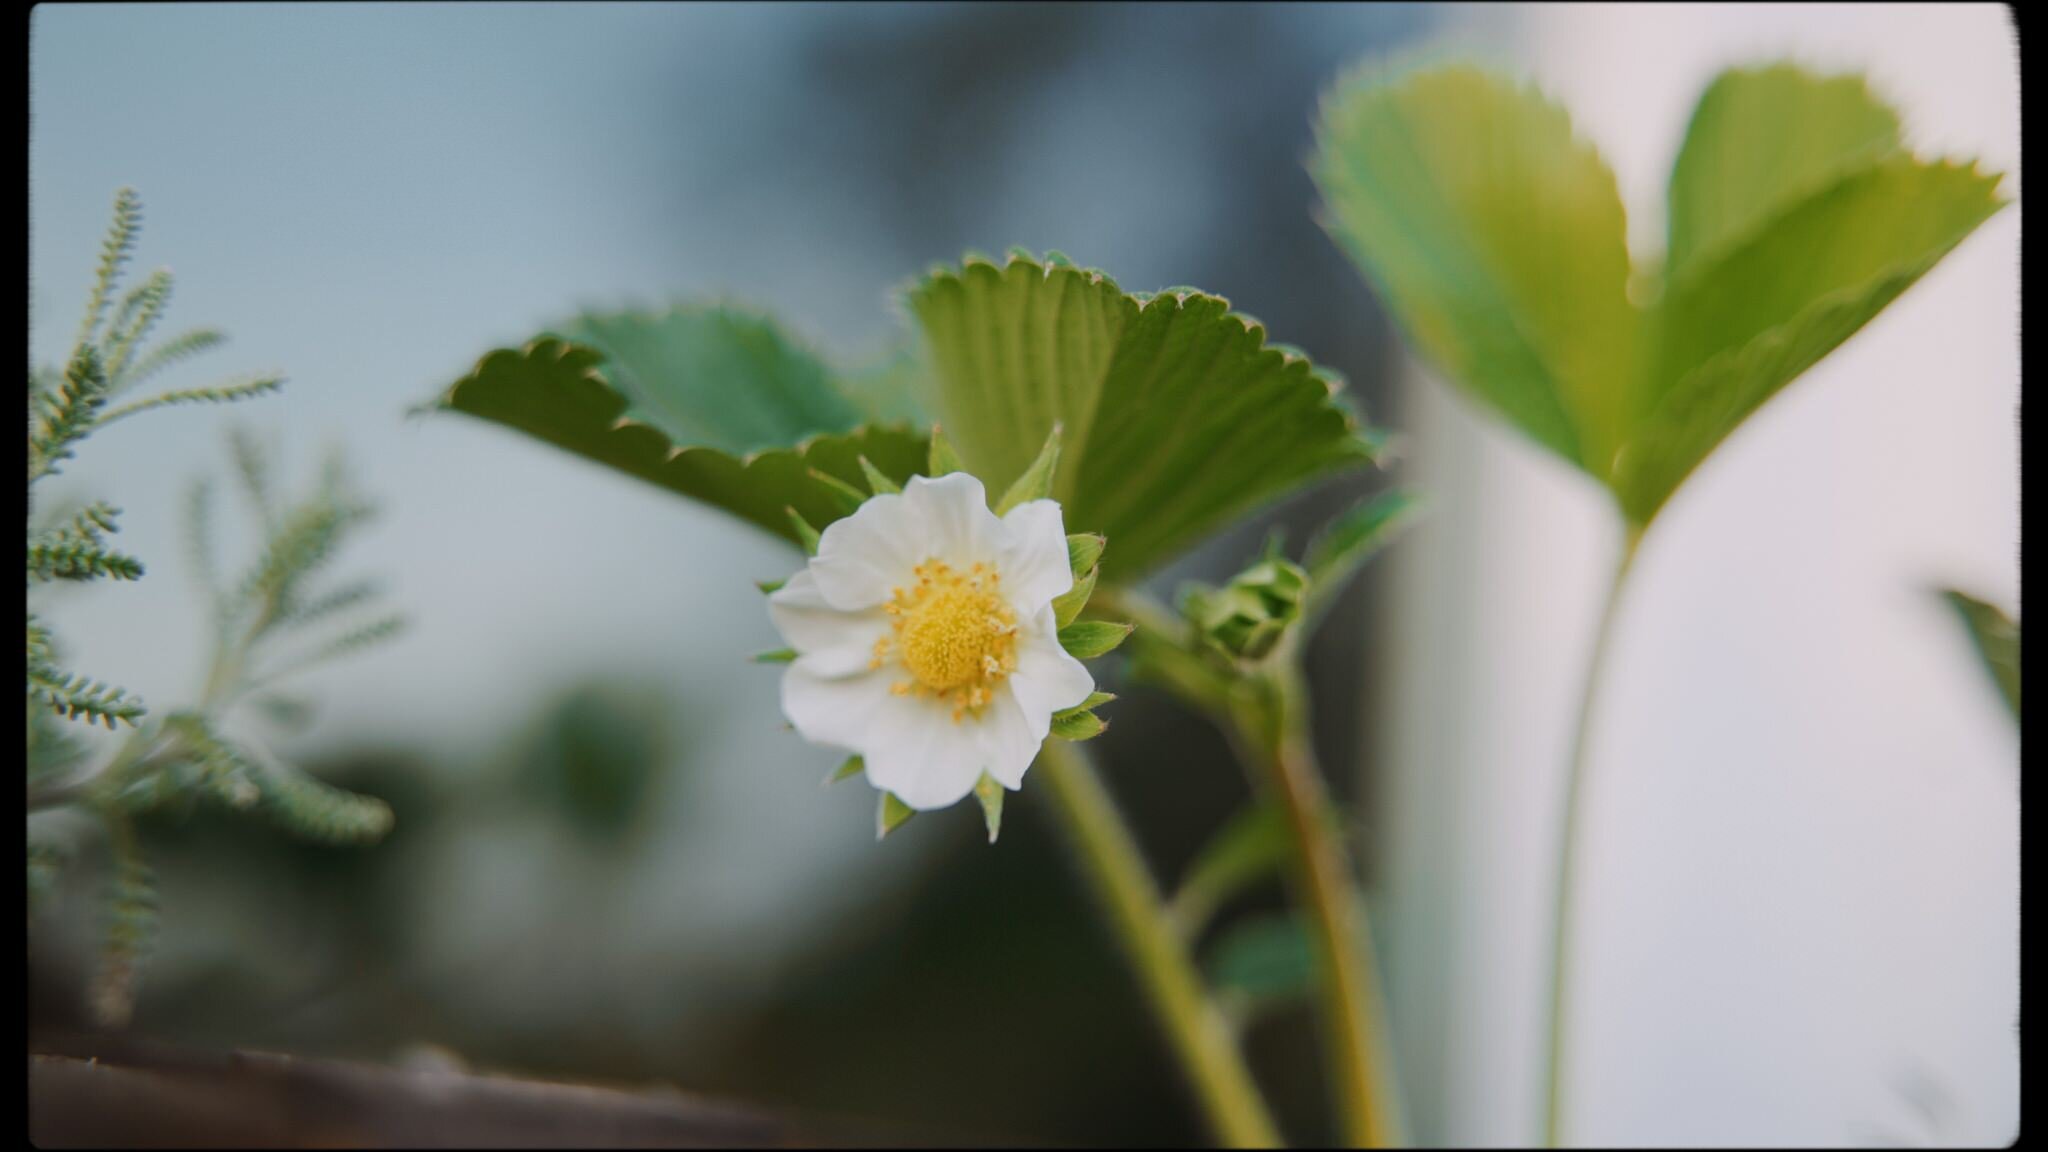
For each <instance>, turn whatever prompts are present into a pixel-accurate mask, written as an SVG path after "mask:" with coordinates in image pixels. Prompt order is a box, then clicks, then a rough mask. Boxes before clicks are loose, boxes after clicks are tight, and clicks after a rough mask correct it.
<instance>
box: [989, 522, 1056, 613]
mask: <svg viewBox="0 0 2048 1152" xmlns="http://www.w3.org/2000/svg"><path fill="white" fill-rule="evenodd" d="M996 570H997V571H998V572H1001V573H1002V574H1003V584H1002V588H1003V594H1004V595H1005V596H1007V597H1009V599H1010V603H1011V604H1012V605H1013V606H1015V607H1016V608H1017V610H1018V612H1019V614H1025V613H1031V612H1036V611H1038V609H1039V608H1040V607H1042V606H1044V605H1046V604H1049V603H1051V602H1052V599H1053V597H1055V596H1059V595H1063V594H1064V593H1066V592H1067V591H1068V590H1069V589H1071V588H1073V586H1074V570H1073V569H1072V568H1071V567H1069V566H1068V564H1067V529H1066V525H1065V524H1064V522H1063V521H1062V520H1061V519H1060V506H1059V505H1058V504H1057V503H1055V502H1054V501H1051V500H1031V501H1028V502H1026V503H1023V504H1019V505H1017V506H1016V507H1015V508H1012V509H1010V514H1009V515H1008V516H1005V517H1003V534H1002V544H1001V547H1000V548H999V549H998V550H997V554H996Z"/></svg>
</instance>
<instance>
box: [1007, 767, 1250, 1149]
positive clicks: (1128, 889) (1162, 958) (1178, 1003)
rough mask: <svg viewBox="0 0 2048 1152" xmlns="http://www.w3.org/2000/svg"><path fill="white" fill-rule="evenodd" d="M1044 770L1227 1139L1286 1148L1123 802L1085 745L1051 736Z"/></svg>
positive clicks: (1086, 868)
mask: <svg viewBox="0 0 2048 1152" xmlns="http://www.w3.org/2000/svg"><path fill="white" fill-rule="evenodd" d="M1038 775H1039V776H1040V777H1042V778H1043V779H1044V780H1045V782H1046V784H1047V785H1048V787H1047V789H1046V790H1047V791H1048V792H1049V793H1051V795H1052V798H1053V800H1054V802H1055V803H1056V804H1058V805H1059V809H1060V814H1061V815H1062V816H1063V817H1064V818H1065V826H1066V830H1067V834H1068V836H1069V837H1070V838H1071V840H1072V843H1073V846H1074V849H1075V855H1076V856H1077V857H1078V858H1079V860H1080V864H1081V868H1082V871H1083V872H1084V873H1085V874H1086V875H1087V878H1088V881H1089V883H1090V885H1091V886H1092V887H1093V888H1094V890H1095V895H1096V897H1097V898H1098V899H1100V900H1101V902H1102V906H1103V910H1104V911H1105V912H1106V913H1107V915H1108V919H1109V922H1110V926H1111V927H1112V928H1114V929H1115V930H1116V934H1117V938H1118V940H1119V941H1120V942H1121V943H1122V945H1123V948H1124V952H1125V954H1126V955H1127V956H1128V957H1129V959H1130V961H1131V966H1132V967H1133V968H1134V969H1135V970H1136V972H1137V974H1138V979H1139V983H1140V984H1141V985H1142V986H1143V987H1144V989H1145V994H1146V997H1147V999H1149V1000H1150V1001H1151V1004H1152V1010H1153V1011H1154V1012H1155V1013H1156V1014H1157V1016H1158V1018H1159V1022H1160V1023H1161V1024H1162V1025H1164V1026H1165V1028H1166V1032H1167V1036H1168V1038H1169V1039H1170V1040H1171V1041H1172V1043H1173V1047H1174V1051H1175V1052H1176V1053H1178V1054H1179V1056H1180V1060H1181V1064H1182V1066H1183V1068H1184V1069H1185V1070H1186V1072H1187V1075H1188V1079H1189V1080H1190V1081H1191V1082H1192V1084H1193V1086H1194V1089H1195V1092H1196V1094H1197V1095H1198V1096H1199V1097H1200V1098H1201V1102H1202V1106H1203V1108H1204V1110H1205V1111H1206V1112H1207V1114H1208V1118H1209V1124H1210V1127H1211V1128H1212V1129H1213V1130H1214V1131H1215V1133H1216V1136H1217V1139H1218V1140H1220V1141H1221V1142H1222V1143H1223V1144H1225V1145H1226V1146H1228V1147H1233V1148H1278V1147H1280V1146H1281V1141H1280V1132H1279V1129H1277V1128H1276V1127H1275V1126H1274V1124H1273V1118H1272V1116H1271V1115H1270V1114H1269V1113H1268V1112H1267V1110H1266V1103H1265V1100H1264V1099H1263V1098H1262V1097H1261V1096H1260V1095H1259V1090H1258V1087H1257V1085H1255V1084H1254V1083H1253V1082H1252V1077H1251V1072H1250V1071H1249V1070H1248V1069H1247V1068H1246V1067H1245V1063H1244V1057H1243V1055H1242V1054H1241V1053H1240V1052H1239V1051H1238V1049H1237V1043H1236V1040H1235V1039H1234V1038H1233V1037H1232V1035H1231V1031H1230V1027H1229V1025H1228V1024H1227V1023H1226V1022H1225V1020H1224V1018H1223V1015H1222V1013H1220V1012H1219V1011H1218V1010H1217V1008H1216V1005H1215V1003H1214V1002H1213V1001H1212V1000H1210V998H1209V993H1208V989H1207V988H1206V987H1205V986H1204V985H1203V983H1202V979H1201V976H1200V975H1199V974H1198V973H1197V972H1196V970H1195V965H1194V961H1193V959H1192V958H1190V957H1189V955H1188V950H1187V946H1186V944H1185V943H1183V941H1182V940H1181V938H1180V935H1179V933H1178V932H1177V931H1176V930H1175V928H1174V924H1173V920H1172V918H1171V917H1170V916H1169V915H1168V914H1167V911H1166V906H1165V903H1164V902H1163V901H1162V900H1161V899H1160V896H1159V889H1158V887H1157V886H1156V885H1155V884H1154V883H1153V880H1152V876H1151V873H1150V872H1148V871H1147V870H1146V868H1145V861H1144V858H1143V857H1142V856H1140V855H1139V853H1138V846H1137V844H1136V843H1135V842H1134V841H1133V840H1132V839H1131V833H1130V830H1129V829H1128V828H1127V827H1125V825H1124V822H1123V818H1122V817H1121V816H1120V815H1118V813H1117V810H1116V803H1115V801H1113V800H1112V799H1110V796H1109V793H1108V792H1106V791H1104V790H1103V787H1102V783H1101V781H1099V780H1098V779H1096V777H1095V772H1094V770H1093V769H1092V768H1090V767H1089V766H1088V763H1087V761H1086V760H1084V759H1083V758H1082V756H1081V754H1080V753H1079V751H1077V750H1076V749H1075V748H1074V747H1073V745H1071V744H1068V743H1065V742H1064V741H1060V740H1049V741H1047V742H1046V745H1045V750H1044V751H1043V752H1042V753H1041V754H1040V755H1039V760H1038Z"/></svg>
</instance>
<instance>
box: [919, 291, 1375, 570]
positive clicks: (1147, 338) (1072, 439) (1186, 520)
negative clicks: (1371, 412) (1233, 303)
mask: <svg viewBox="0 0 2048 1152" xmlns="http://www.w3.org/2000/svg"><path fill="white" fill-rule="evenodd" d="M910 308H911V311H912V312H913V313H914V314H915V316H916V317H917V320H918V321H919V323H920V324H921V326H922V327H923V329H924V334H925V337H926V340H927V341H928V343H929V348H930V352H931V357H932V370H933V373H934V376H935V378H936V379H935V381H934V388H935V390H936V393H937V397H936V401H935V403H936V407H937V416H938V419H939V420H940V421H941V422H942V423H943V425H944V426H945V428H946V434H947V436H948V437H950V438H951V439H952V440H953V441H954V443H955V444H956V445H957V446H958V448H959V450H960V453H961V456H962V458H963V459H964V460H965V461H966V462H967V464H968V466H969V467H970V468H971V469H972V470H973V471H975V473H976V474H978V475H979V476H981V478H982V480H983V481H984V482H985V483H986V484H987V485H988V486H989V488H990V490H991V491H998V492H1000V491H1002V490H1004V489H1005V488H1007V487H1008V486H1009V484H1010V483H1011V482H1012V481H1013V480H1015V479H1016V478H1017V477H1018V476H1019V475H1021V474H1022V473H1023V471H1024V469H1025V468H1026V467H1027V466H1028V465H1029V464H1030V462H1031V459H1032V457H1033V456H1034V455H1035V454H1036V453H1037V451H1038V448H1039V446H1040V445H1041V444H1042V443H1043V442H1044V440H1045V437H1046V435H1047V434H1048V433H1049V432H1050V431H1051V429H1052V426H1053V424H1054V422H1055V421H1057V422H1059V423H1061V424H1062V426H1063V428H1064V448H1063V450H1062V453H1061V456H1060V465H1059V472H1058V475H1057V477H1056V478H1055V480H1054V483H1053V495H1054V498H1055V499H1057V500H1059V501H1060V502H1061V504H1062V505H1063V506H1064V507H1065V510H1066V523H1067V527H1068V529H1069V530H1071V531H1075V532H1098V533H1101V534H1102V535H1104V536H1107V537H1108V538H1109V540H1110V541H1111V546H1110V548H1109V550H1108V551H1107V552H1106V553H1105V555H1104V557H1103V579H1104V580H1105V581H1106V582H1109V583H1118V582H1128V581H1130V580H1132V579H1135V578H1136V577H1138V576H1140V575H1142V574H1144V573H1145V572H1146V571H1148V570H1149V569H1151V568H1152V567H1154V566H1156V565H1157V564H1158V563H1160V562H1161V561H1163V560H1166V559H1168V558H1170V557H1171V556H1173V555H1174V554H1175V553H1177V552H1180V551H1182V550H1184V549H1186V548H1187V547H1188V546H1189V545H1191V544H1193V543H1194V542H1196V541H1197V540H1199V539H1201V537H1202V536H1203V535H1204V534H1206V533H1207V532H1209V531H1211V530H1213V529H1215V528H1218V527H1221V526H1222V525H1223V524H1224V523H1225V522H1227V521H1228V520H1230V519H1232V518H1233V517H1235V516H1238V515H1240V514H1242V513H1244V512H1247V511H1250V510H1251V509H1252V508H1254V507H1257V506H1258V505H1261V504H1264V503H1266V502H1267V501H1269V500H1271V499H1273V498H1275V497H1277V496H1280V495H1282V494H1284V493H1286V492H1289V491H1292V490H1293V489H1295V488H1298V487H1300V486H1301V485H1303V484H1305V483H1307V482H1308V481H1309V480H1312V479H1314V478H1316V477H1318V476H1321V475H1323V474H1325V473H1328V472H1332V471H1337V470H1340V469H1344V468H1349V467H1357V466H1360V465H1364V464H1367V463H1370V462H1372V461H1373V460H1374V459H1375V457H1376V455H1377V453H1378V449H1379V440H1378V437H1377V434H1376V433H1373V432H1371V431H1370V430H1361V429H1360V428H1358V427H1357V424H1356V421H1355V420H1354V419H1353V418H1352V416H1351V414H1350V413H1349V412H1348V411H1347V410H1346V409H1344V408H1343V407H1342V406H1340V405H1339V404H1337V403H1336V402H1335V401H1334V399H1333V396H1334V394H1335V393H1336V391H1337V389H1338V388H1339V387H1340V386H1341V382H1340V381H1339V380H1338V379H1337V378H1336V377H1335V376H1333V375H1331V374H1329V373H1327V372H1325V371H1323V370H1321V369H1318V368H1316V367H1315V366H1314V365H1313V364H1311V363H1310V362H1309V360H1308V358H1307V357H1305V356H1303V355H1301V354H1300V353H1299V352H1296V351H1294V350H1293V349H1289V348H1286V347H1284V346H1280V345H1272V344H1268V343H1266V338H1265V330H1264V328H1263V327H1262V326H1260V325H1259V324H1258V323H1257V322H1256V321H1253V320H1251V319H1249V318H1247V317H1244V316H1241V315H1238V314H1236V313H1233V312H1231V311H1230V303H1229V301H1227V300H1224V299H1222V298H1220V297H1216V296H1210V295H1206V294H1203V293H1200V292H1195V291H1192V290H1184V289H1174V290H1171V291H1168V292H1162V293H1159V294H1157V295H1153V296H1149V297H1140V296H1133V295H1130V294H1127V293H1125V292H1124V291H1123V290H1122V289H1120V288H1118V287H1117V285H1116V282H1115V281H1113V280H1111V279H1109V278H1108V277H1107V276H1105V275H1103V274H1102V273H1100V272H1097V271H1093V270H1083V269H1078V268H1075V267H1072V266H1071V265H1067V264H1064V263H1059V262H1056V261H1048V262H1047V263H1044V264H1040V263H1038V262H1037V261H1034V260H1032V259H1030V258H1028V257H1027V256H1025V255H1021V254H1018V255H1013V256H1012V257H1011V258H1010V260H1009V262H1008V263H1007V264H1005V265H1004V266H1002V267H1000V268H999V267H997V266H996V265H994V264H992V263H989V262H987V261H984V260H976V259H970V260H968V261H967V262H966V263H965V264H964V265H963V266H962V267H960V268H959V269H957V270H956V269H940V270H937V271H935V272H933V273H932V275H930V276H929V277H927V278H926V279H925V280H924V281H923V282H922V283H920V284H919V285H918V286H917V287H916V288H915V289H914V290H913V291H912V292H911V296H910Z"/></svg>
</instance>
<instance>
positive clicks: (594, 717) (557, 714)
mask: <svg viewBox="0 0 2048 1152" xmlns="http://www.w3.org/2000/svg"><path fill="white" fill-rule="evenodd" d="M667 708H668V702H667V701H666V700H665V699H664V698H663V696H662V694H661V693H659V692H657V691H655V690H654V688H653V686H652V685H646V684H638V683H634V682H631V681H625V682H621V683H616V684H611V683H598V682H586V683H581V684H577V685H574V686H573V687H571V688H570V689H569V691H567V692H566V693H565V694H564V695H563V696H562V697H561V698H560V699H559V700H558V701H557V702H556V703H555V704H554V705H553V707H552V708H551V709H550V710H549V711H548V712H547V713H546V714H545V715H544V716H543V717H542V719H541V722H540V723H539V724H538V725H537V726H536V729H535V731H534V732H533V733H532V734H531V736H529V737H528V739H527V741H526V742H525V743H524V744H522V745H521V746H520V747H519V748H518V749H517V750H516V755H517V757H518V759H519V772H520V774H521V776H522V779H521V780H520V781H519V790H520V791H521V792H522V793H524V794H526V795H528V796H531V797H534V798H535V799H536V800H538V801H539V802H540V803H541V804H542V805H544V806H545V807H546V808H547V809H548V810H550V811H553V812H558V813H560V814H562V815H563V816H564V817H566V818H567V819H568V821H569V822H570V823H571V824H572V825H573V826H574V827H575V828H576V829H577V830H578V831H580V832H582V833H584V834H585V835H586V836H587V837H589V839H590V841H591V842H592V843H594V844H597V845H600V846H603V845H621V844H625V843H629V842H630V840H631V835H630V834H631V833H632V832H633V831H634V830H635V829H636V828H637V827H638V825H639V820H638V818H639V816H640V815H641V813H642V812H643V811H644V810H645V808H646V804H645V801H646V797H647V792H648V787H649V783H650V778H651V777H652V776H653V774H654V773H655V772H656V771H657V770H658V769H659V768H660V767H661V766H662V765H664V764H667V763H669V762H670V761H671V759H672V751H671V749H670V748H669V747H668V739H667V737H668V735H669V733H668V730H667V726H666V723H665V720H666V715H667Z"/></svg>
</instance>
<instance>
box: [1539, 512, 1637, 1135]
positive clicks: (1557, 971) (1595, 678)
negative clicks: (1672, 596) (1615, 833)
mask: <svg viewBox="0 0 2048 1152" xmlns="http://www.w3.org/2000/svg"><path fill="white" fill-rule="evenodd" d="M1627 532H1628V535H1627V538H1626V540H1625V541H1624V542H1623V544H1622V548H1621V557H1620V559H1619V560H1617V561H1616V562H1615V566H1614V580H1613V582H1612V583H1610V584H1609V585H1608V587H1607V601H1606V603H1605V604H1604V605H1603V606H1602V607H1601V609H1600V623H1599V624H1598V625H1597V626H1596V630H1595V631H1594V633H1593V655H1592V660H1591V662H1590V663H1588V664H1587V666H1586V682H1585V687H1584V689H1583V690H1582V691H1581V693H1580V696H1579V719H1578V727H1577V729H1576V730H1575V731H1574V733H1573V735H1572V758H1571V763H1570V766H1569V767H1568V768H1567V769H1566V775H1565V786H1564V787H1565V790H1564V821H1563V826H1562V828H1561V829H1560V830H1559V833H1558V848H1557V892H1556V900H1557V903H1556V911H1557V919H1556V923H1555V925H1554V926H1553V928H1552V935H1551V948H1552V951H1551V957H1550V1037H1549V1048H1548V1051H1547V1054H1546V1061H1545V1067H1544V1104H1543V1143H1544V1145H1545V1146H1546V1147H1550V1148H1555V1147H1557V1146H1558V1135H1559V1130H1560V1129H1561V1127H1562V1122H1563V1121H1562V1113H1563V1109H1564V1105H1563V1098H1564V1090H1563V1085H1564V1050H1565V1045H1564V1037H1565V1009H1566V1006H1567V1004H1566V995H1565V990H1566V986H1567V985H1568V984H1569V979H1568V976H1569V969H1570V960H1571V937H1572V928H1573V912H1574V908H1575V905H1574V903H1573V901H1572V889H1573V887H1574V885H1575V883H1576V873H1577V868H1578V842H1579V819H1580V816H1579V812H1580V809H1581V808H1583V807H1584V806H1585V799H1584V797H1585V792H1586V765H1587V750H1588V745H1589V744H1590V742H1591V736H1592V730H1593V704H1594V699H1595V697H1596V696H1597V695H1598V692H1599V687H1600V674H1601V670H1602V668H1603V667H1604V666H1605V665H1606V663H1607V650H1608V649H1609V648H1610V647H1611V646H1612V641H1613V637H1614V621H1615V617H1616V616H1617V615H1618V612H1617V611H1616V609H1617V608H1618V607H1619V605H1620V604H1621V590H1622V588H1623V587H1624V586H1625V585H1626V584H1627V583H1628V574H1629V570H1630V568H1631V567H1633V566H1634V564H1635V559H1636V551H1637V549H1638V548H1639V547H1640V546H1641V545H1642V539H1643V529H1642V527H1641V526H1640V525H1635V524H1631V525H1629V526H1628V529H1627Z"/></svg>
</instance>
